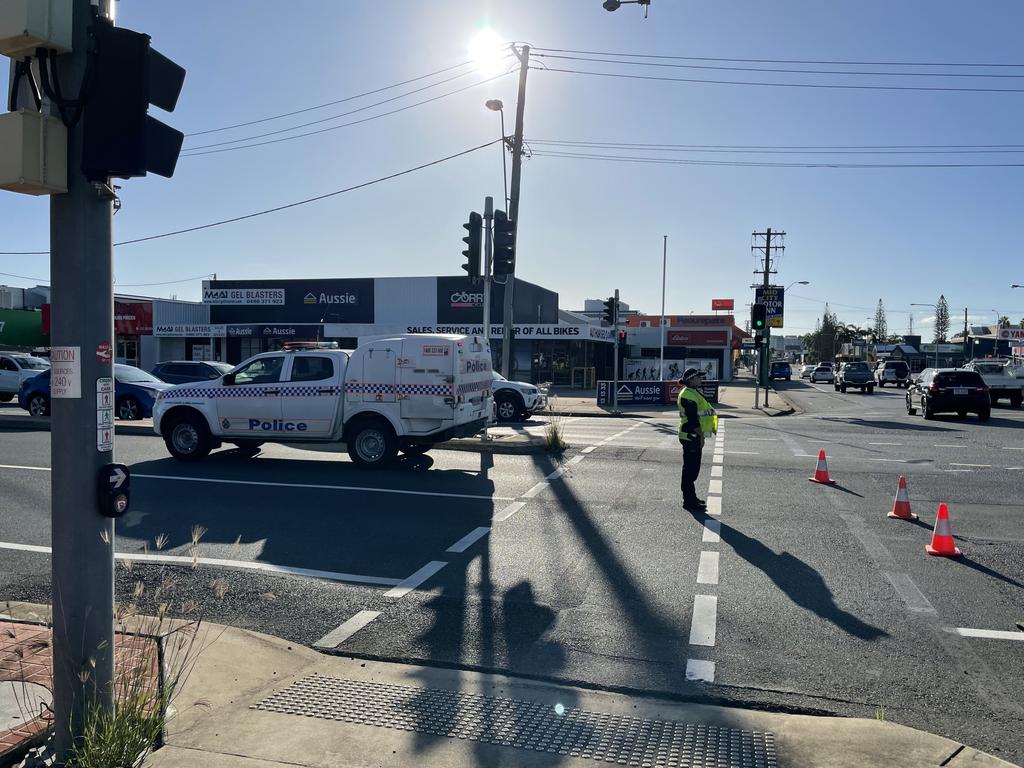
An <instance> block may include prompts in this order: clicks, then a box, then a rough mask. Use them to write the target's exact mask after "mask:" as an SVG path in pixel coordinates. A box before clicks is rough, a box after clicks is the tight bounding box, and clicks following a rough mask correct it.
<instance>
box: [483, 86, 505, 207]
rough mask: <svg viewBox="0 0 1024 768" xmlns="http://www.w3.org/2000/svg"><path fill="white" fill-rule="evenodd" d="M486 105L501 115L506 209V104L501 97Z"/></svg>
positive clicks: (502, 171)
mask: <svg viewBox="0 0 1024 768" xmlns="http://www.w3.org/2000/svg"><path fill="white" fill-rule="evenodd" d="M484 106H485V107H487V108H488V109H489V110H491V111H492V112H497V113H499V114H500V115H501V174H502V177H503V178H504V179H505V210H506V211H507V210H508V203H509V200H508V162H507V161H506V160H505V142H506V141H508V138H507V137H506V136H505V104H504V103H503V102H502V101H501V99H488V100H487V101H486V102H485V103H484Z"/></svg>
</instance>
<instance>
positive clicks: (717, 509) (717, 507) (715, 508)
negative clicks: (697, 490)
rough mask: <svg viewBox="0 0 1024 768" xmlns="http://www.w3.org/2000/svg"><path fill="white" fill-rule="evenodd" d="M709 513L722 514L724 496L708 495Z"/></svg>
mask: <svg viewBox="0 0 1024 768" xmlns="http://www.w3.org/2000/svg"><path fill="white" fill-rule="evenodd" d="M708 514H709V515H720V514H722V497H721V496H708ZM716 522H717V521H716Z"/></svg>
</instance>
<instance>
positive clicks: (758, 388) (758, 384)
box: [754, 345, 761, 409]
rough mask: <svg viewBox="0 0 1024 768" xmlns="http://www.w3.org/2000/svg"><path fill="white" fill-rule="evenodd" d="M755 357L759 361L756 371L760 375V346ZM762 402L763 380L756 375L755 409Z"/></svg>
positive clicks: (755, 351) (755, 352)
mask: <svg viewBox="0 0 1024 768" xmlns="http://www.w3.org/2000/svg"><path fill="white" fill-rule="evenodd" d="M754 356H755V357H756V359H757V363H756V365H757V368H756V371H757V372H758V373H760V371H761V347H760V345H758V347H757V349H755V350H754ZM760 400H761V378H760V376H758V375H756V374H755V375H754V408H755V409H756V408H757V407H758V402H760Z"/></svg>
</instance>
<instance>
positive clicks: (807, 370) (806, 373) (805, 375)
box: [800, 365, 816, 379]
mask: <svg viewBox="0 0 1024 768" xmlns="http://www.w3.org/2000/svg"><path fill="white" fill-rule="evenodd" d="M815 368H816V366H814V365H805V366H803V367H802V368H801V369H800V378H801V379H809V378H811V373H812V372H813V371H814V369H815Z"/></svg>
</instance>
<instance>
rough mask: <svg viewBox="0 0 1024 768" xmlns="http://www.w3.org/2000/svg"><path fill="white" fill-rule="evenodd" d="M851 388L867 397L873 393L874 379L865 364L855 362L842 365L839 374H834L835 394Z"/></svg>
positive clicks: (858, 361)
mask: <svg viewBox="0 0 1024 768" xmlns="http://www.w3.org/2000/svg"><path fill="white" fill-rule="evenodd" d="M851 387H856V388H858V389H860V391H861V392H867V393H868V394H869V395H873V394H874V393H875V377H874V376H873V375H872V373H871V369H870V368H868V364H867V363H865V362H861V361H860V360H855V361H854V362H851V363H843V364H842V365H841V366H840V367H839V373H837V374H836V379H835V388H836V392H846V390H847V389H849V388H851Z"/></svg>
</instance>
